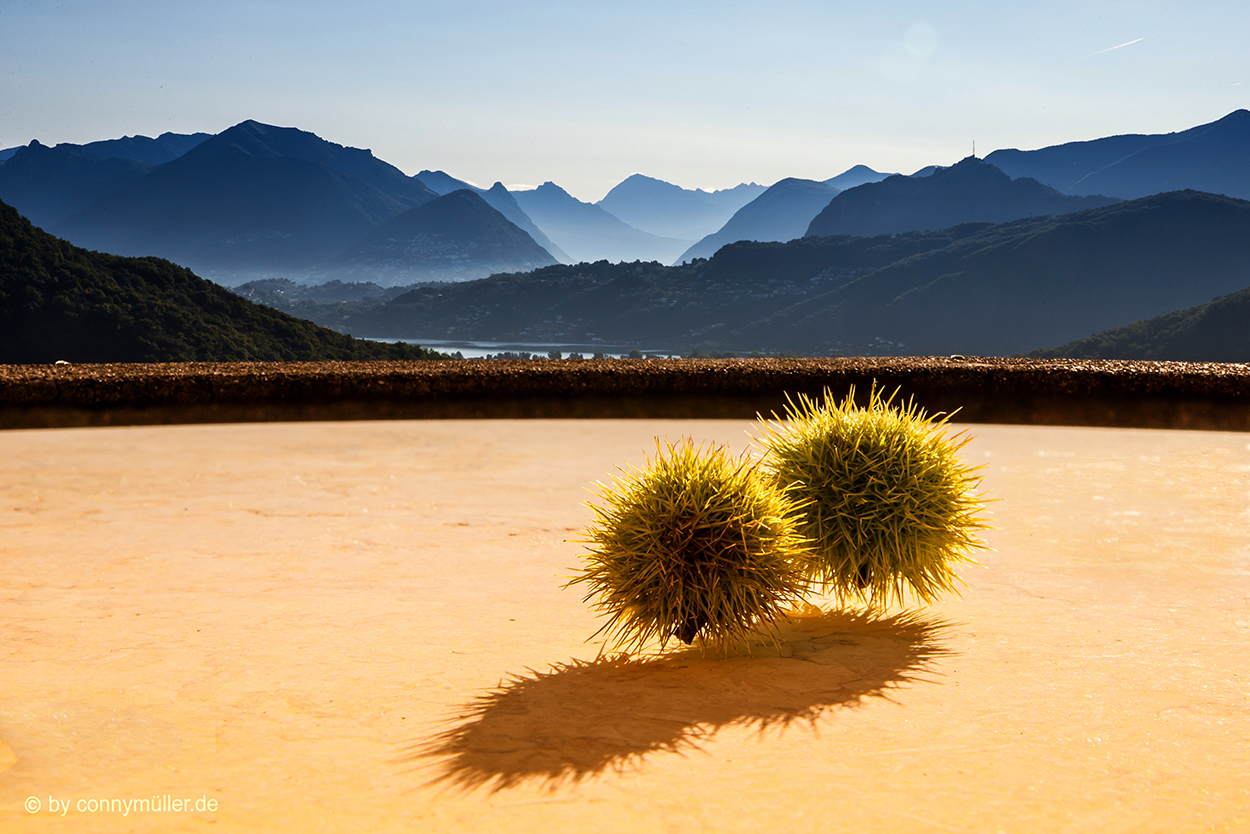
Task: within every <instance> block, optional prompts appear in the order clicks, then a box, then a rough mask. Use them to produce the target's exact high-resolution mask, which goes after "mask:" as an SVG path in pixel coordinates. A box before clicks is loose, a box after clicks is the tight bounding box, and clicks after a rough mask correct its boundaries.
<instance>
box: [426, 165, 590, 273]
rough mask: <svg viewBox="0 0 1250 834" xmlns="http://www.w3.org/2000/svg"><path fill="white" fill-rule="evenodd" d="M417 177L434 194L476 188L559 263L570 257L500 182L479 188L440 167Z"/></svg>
mask: <svg viewBox="0 0 1250 834" xmlns="http://www.w3.org/2000/svg"><path fill="white" fill-rule="evenodd" d="M417 179H419V180H420V181H421V182H422V183H424V184H425V186H426V187H427V188H429V189H430V190H431V191H433V192H434V193H435V194H440V195H441V194H450V193H451V192H453V191H460V190H461V189H466V188H467V189H468V190H470V191H474V192H476V193H477V194H478V195H479V196H481V198H482V199H483V200H485V201H486V202H487V203H489V204H490V206H491V208H493V209H495V210H496V211H498V212H499V213H500V214H502V215H503V216H504V217H506V218H508V219H509V220H511V221H512V222H513V223H515V224H516V226H517V228H519V229H524V230H525V231H526V232H528V233H529V236H530V237H532V238H533V239H534V242H535V243H537V244H538V245H539V246H541V247H542V248H543V249H546V250H547V252H548V254H550V255H551V256H552V257H553V258H555V259H556V260H557V261H559V262H560V263H568V262H569V261H570V258H569V256H568V254H567V253H565V251H564V250H563V249H561V248H560V247H559V246H556V245H555V244H554V243H552V242H551V238H549V237H547V235H546V234H544V233H543V230H542V229H540V228H538V227H537V226H535V225H534V221H533V220H531V219H530V216H529V215H528V214H526V213H525V211H524V210H523V209H522V208H521V206H520V204H518V203H517V201H516V198H515V197H513V196H512V192H510V191H508V189H507V188H505V187H504V184H503V183H501V182H496V183H495V184H494V185H492V186H491V187H490V188H478V187H477V186H476V185H470V184H469V183H467V182H465V181H464V180H458V179H456V178H455V177H453V176H450V175H449V174H445V173H443V172H442V171H422V172H421V173H419V174H417Z"/></svg>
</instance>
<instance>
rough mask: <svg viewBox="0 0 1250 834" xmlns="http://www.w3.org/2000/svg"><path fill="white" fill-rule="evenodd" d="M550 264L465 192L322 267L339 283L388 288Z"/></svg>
mask: <svg viewBox="0 0 1250 834" xmlns="http://www.w3.org/2000/svg"><path fill="white" fill-rule="evenodd" d="M505 193H506V192H505ZM554 263H556V260H555V258H553V257H551V255H550V254H549V253H548V252H547V250H546V249H544V248H542V247H541V246H539V245H538V243H536V242H535V241H534V239H533V238H532V237H530V235H529V234H527V233H526V232H525V231H524V230H522V229H520V228H519V227H517V226H516V224H514V223H512V222H511V221H509V220H508V219H507V218H506V217H505V216H504V215H503V214H502V213H500V212H499V211H497V210H495V209H494V208H492V207H491V206H490V205H489V204H488V203H487V202H486V201H485V200H484V199H483V198H482V196H481V195H479V194H478V193H477V192H475V191H473V190H471V189H467V188H465V189H461V190H459V191H453V192H451V193H450V194H444V195H443V196H441V197H438V198H435V199H434V200H432V201H430V202H428V203H426V204H424V205H421V206H418V207H416V208H414V209H409V210H408V211H406V212H404V213H403V214H400V215H397V216H395V217H392V218H391V219H389V220H387V221H385V222H383V223H381V224H380V225H378V226H377V227H376V228H374V229H373V230H372V231H370V232H368V233H367V234H365V235H364V237H363V238H361V239H360V240H358V241H356V242H355V243H353V244H351V245H350V246H348V247H347V248H346V249H345V250H344V251H342V252H340V253H339V254H337V255H335V256H334V257H332V258H331V259H329V260H328V261H327V262H326V264H325V267H326V269H327V270H328V271H329V272H330V273H332V274H336V275H337V276H338V277H339V278H340V280H341V279H343V278H352V279H357V280H359V279H362V278H367V279H368V280H370V281H373V282H375V283H378V284H380V285H382V286H386V287H393V286H399V285H404V284H412V283H415V282H417V281H428V280H446V281H464V280H468V279H471V278H481V277H485V276H487V275H490V274H492V273H496V272H506V271H515V270H527V269H537V268H539V267H543V266H550V265H551V264H554Z"/></svg>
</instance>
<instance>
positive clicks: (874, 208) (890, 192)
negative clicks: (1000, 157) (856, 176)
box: [806, 157, 1119, 236]
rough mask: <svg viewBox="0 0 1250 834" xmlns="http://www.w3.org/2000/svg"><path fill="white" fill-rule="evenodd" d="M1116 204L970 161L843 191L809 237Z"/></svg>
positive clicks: (1000, 220)
mask: <svg viewBox="0 0 1250 834" xmlns="http://www.w3.org/2000/svg"><path fill="white" fill-rule="evenodd" d="M1115 202H1119V201H1118V200H1116V199H1114V198H1109V197H1074V196H1070V195H1067V194H1061V193H1059V192H1058V191H1056V190H1055V189H1054V188H1051V187H1050V186H1048V185H1043V184H1041V183H1040V182H1038V181H1037V180H1034V179H1029V178H1021V179H1015V180H1013V179H1011V178H1010V177H1009V176H1007V174H1005V173H1003V172H1002V171H1000V170H999V169H998V168H995V167H994V166H993V165H991V164H989V163H988V162H986V161H984V160H981V159H977V158H976V157H968V158H966V159H964V160H962V161H960V162H959V163H957V164H955V165H952V166H951V167H949V168H940V169H937V170H935V171H934V172H933V173H932V174H930V175H928V176H923V177H921V176H910V177H905V176H901V175H896V176H892V177H888V178H886V179H884V180H881V181H880V182H876V183H867V184H865V185H860V186H857V187H855V188H851V189H848V190H847V191H843V192H842V193H841V194H838V195H837V196H836V197H834V198H833V199H832V200H830V201H829V204H828V205H827V206H825V207H824V209H823V210H822V211H821V212H820V213H819V214H818V215H817V216H816V217H815V218H814V219H813V220H812V221H811V224H810V225H809V226H808V228H807V229H806V234H807V235H808V236H820V235H866V236H872V235H880V234H886V233H891V232H910V231H925V230H931V229H944V228H947V227H948V226H955V225H957V224H959V223H976V222H989V223H1004V222H1006V221H1009V220H1016V219H1019V218H1021V217H1037V216H1042V215H1053V214H1068V213H1071V212H1074V211H1081V210H1083V209H1089V208H1098V207H1100V206H1105V205H1110V204H1111V203H1115Z"/></svg>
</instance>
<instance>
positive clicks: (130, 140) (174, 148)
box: [78, 133, 213, 165]
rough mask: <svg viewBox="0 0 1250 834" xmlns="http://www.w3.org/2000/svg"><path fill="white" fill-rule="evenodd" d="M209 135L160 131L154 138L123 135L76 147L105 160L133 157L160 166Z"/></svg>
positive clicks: (209, 136) (209, 135)
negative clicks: (118, 137)
mask: <svg viewBox="0 0 1250 834" xmlns="http://www.w3.org/2000/svg"><path fill="white" fill-rule="evenodd" d="M212 136H213V134H211V133H162V134H161V135H160V136H158V137H156V138H155V139H153V138H151V137H149V136H123V137H122V138H120V139H105V140H103V141H100V142H88V143H87V144H85V145H79V146H78V147H80V148H82V149H83V150H84V151H86V152H87V153H93V154H95V155H96V156H102V157H105V158H106V159H133V160H134V161H135V162H142V163H144V164H145V165H163V164H165V163H166V162H172V161H173V160H175V159H177V158H178V157H180V156H182V155H183V154H184V153H186V152H187V151H189V150H191V149H192V148H194V147H195V146H196V145H199V144H200V143H202V142H204V141H206V140H208V139H211V138H212Z"/></svg>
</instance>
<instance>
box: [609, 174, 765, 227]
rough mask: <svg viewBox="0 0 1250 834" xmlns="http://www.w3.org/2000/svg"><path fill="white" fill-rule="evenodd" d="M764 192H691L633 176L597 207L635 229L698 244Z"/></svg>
mask: <svg viewBox="0 0 1250 834" xmlns="http://www.w3.org/2000/svg"><path fill="white" fill-rule="evenodd" d="M765 190H766V189H765V188H764V186H762V185H756V184H755V183H743V184H741V185H737V186H734V187H733V188H725V189H721V190H720V191H711V192H708V191H703V190H702V189H696V190H694V191H691V190H690V189H686V188H682V187H681V186H678V185H673V184H672V183H668V182H664V181H663V180H657V179H655V178H653V177H646V176H643V175H642V174H634V175H633V176H630V177H626V178H625V179H624V180H623V181H622V182H621V183H620V184H619V185H617V186H616V187H615V188H613V189H612V190H611V191H609V192H608V193H607V196H605V197H604V198H603V199H602V200H600V201H599V202H598V203H596V204H595V205H597V206H599V207H600V208H602V209H604V210H605V211H608V212H610V213H611V214H613V215H614V216H616V217H618V218H620V219H621V220H623V221H625V222H626V223H628V224H629V225H631V226H633V227H634V228H635V229H641V230H642V231H644V232H650V233H651V234H654V235H660V236H662V237H670V238H678V239H680V240H698V239H699V238H701V237H704V236H705V235H708V234H711V233H712V232H715V231H716V230H717V229H719V228H720V227H721V226H724V225H725V223H726V222H728V221H729V218H730V217H732V216H733V214H734V212H736V211H737V210H738V209H740V208H742V207H743V206H745V205H746V204H747V203H749V202H751V201H752V200H754V199H755V198H756V197H758V196H759V195H760V194H763V193H764V191H765Z"/></svg>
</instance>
